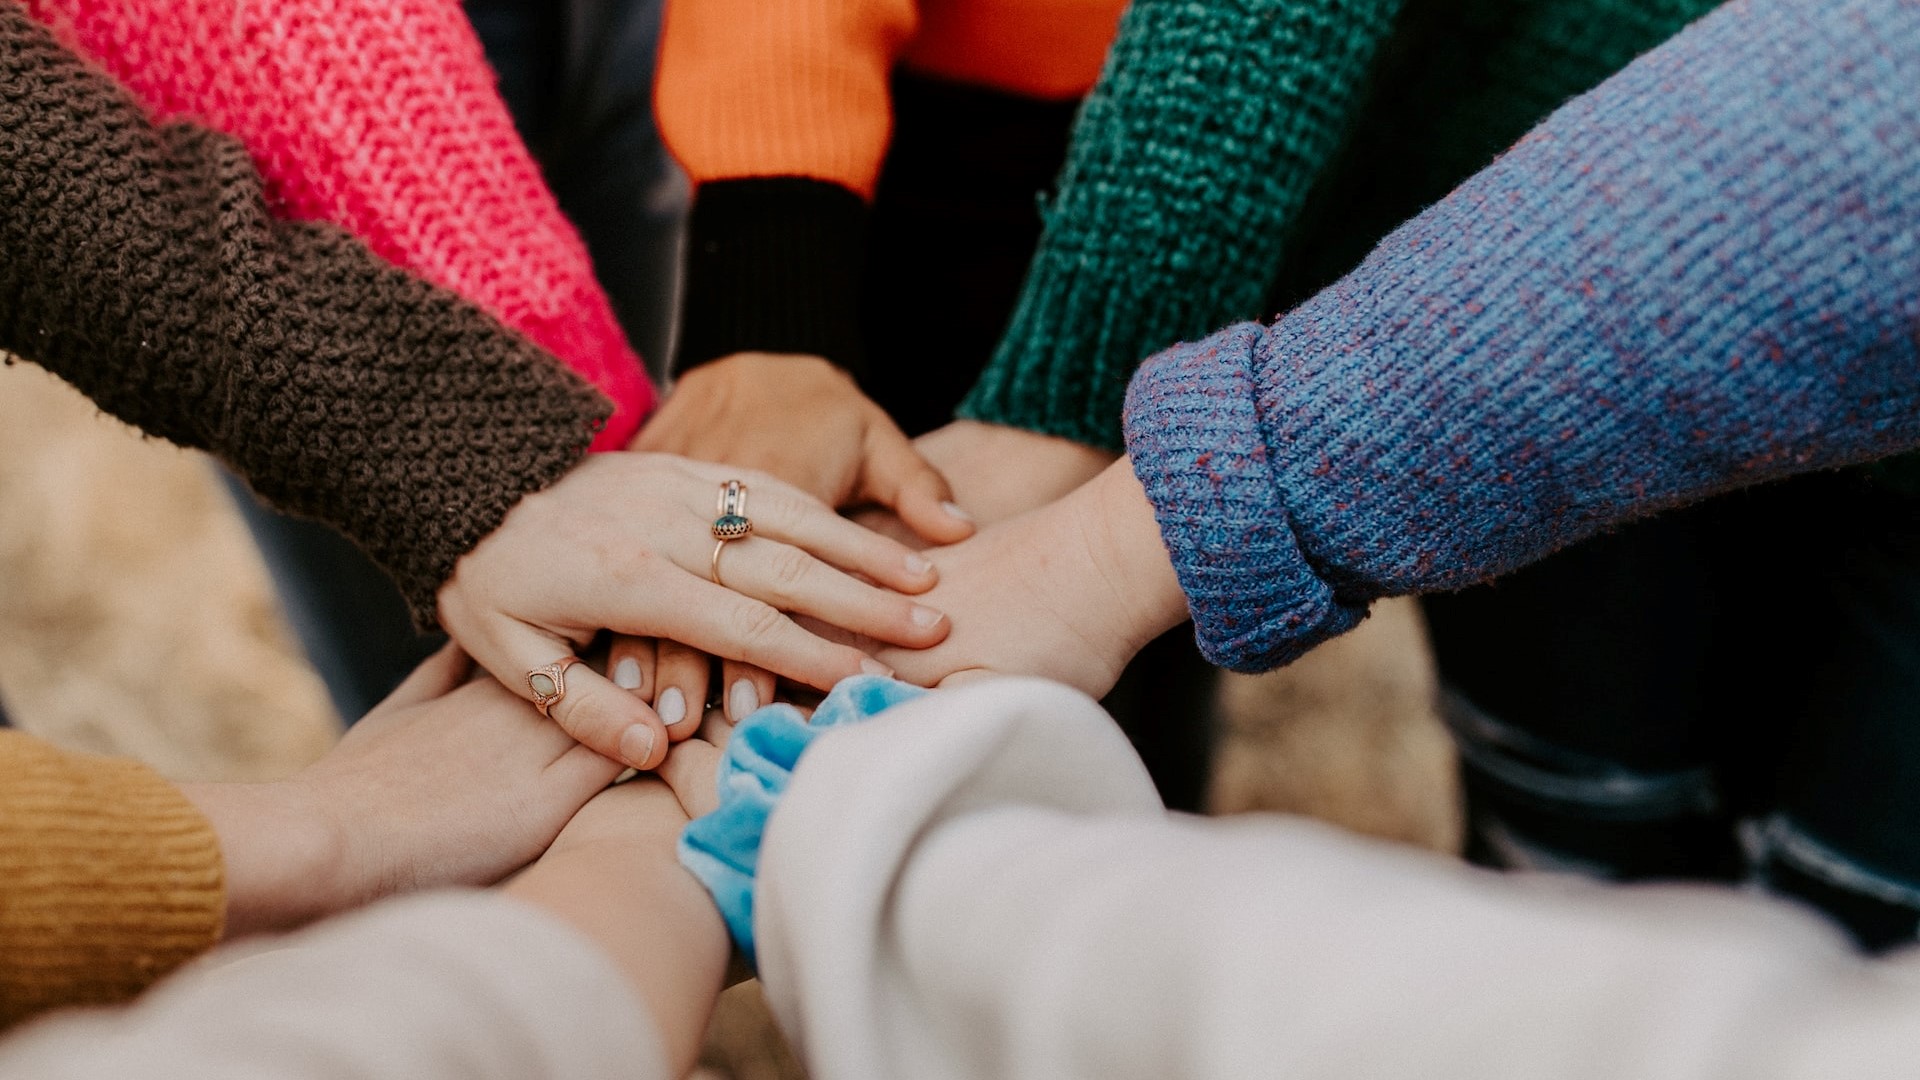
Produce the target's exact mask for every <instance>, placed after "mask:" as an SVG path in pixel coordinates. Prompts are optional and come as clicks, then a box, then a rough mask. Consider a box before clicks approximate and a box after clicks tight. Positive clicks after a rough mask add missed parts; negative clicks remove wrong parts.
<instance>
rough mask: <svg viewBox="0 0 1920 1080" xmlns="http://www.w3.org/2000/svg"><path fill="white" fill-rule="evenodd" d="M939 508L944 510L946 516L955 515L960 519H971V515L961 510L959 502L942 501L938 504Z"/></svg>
mask: <svg viewBox="0 0 1920 1080" xmlns="http://www.w3.org/2000/svg"><path fill="white" fill-rule="evenodd" d="M940 509H942V510H945V511H946V512H947V516H948V517H956V518H959V519H960V520H961V521H972V520H973V515H972V514H969V513H967V512H966V511H965V510H962V509H961V508H960V504H959V503H950V502H943V503H941V504H940Z"/></svg>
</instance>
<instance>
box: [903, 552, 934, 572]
mask: <svg viewBox="0 0 1920 1080" xmlns="http://www.w3.org/2000/svg"><path fill="white" fill-rule="evenodd" d="M931 569H933V560H931V559H929V558H927V557H926V556H925V555H909V556H907V573H909V574H924V573H926V572H927V571H929V570H931Z"/></svg>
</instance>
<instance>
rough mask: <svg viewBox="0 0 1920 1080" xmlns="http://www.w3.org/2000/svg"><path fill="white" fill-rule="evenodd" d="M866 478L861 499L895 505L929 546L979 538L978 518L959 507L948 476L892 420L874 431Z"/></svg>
mask: <svg viewBox="0 0 1920 1080" xmlns="http://www.w3.org/2000/svg"><path fill="white" fill-rule="evenodd" d="M862 475H863V477H864V480H865V483H864V486H863V487H862V489H861V491H860V497H861V498H862V499H864V500H866V501H868V502H873V503H878V504H880V505H881V506H886V507H890V508H891V509H892V510H893V512H894V513H895V514H897V515H898V516H899V518H900V520H901V521H902V522H904V523H905V524H906V526H907V528H909V529H912V530H913V531H914V532H915V533H917V534H919V536H920V538H921V539H923V540H926V541H927V542H928V543H931V544H953V543H958V542H959V541H961V540H965V539H966V538H967V537H969V536H972V535H973V517H972V516H971V515H969V514H968V513H967V512H966V511H964V510H962V509H960V508H959V507H958V506H956V505H954V502H953V489H952V488H951V487H949V486H948V485H947V478H946V477H944V476H941V475H940V471H939V470H938V469H935V468H934V467H933V466H932V465H930V464H928V463H927V459H926V458H923V457H921V456H920V452H919V451H918V450H916V449H914V446H913V443H912V442H910V441H908V439H907V437H906V435H904V434H902V433H901V431H900V429H899V428H897V427H895V426H894V425H893V424H892V422H890V421H889V422H888V423H886V424H885V425H884V426H883V427H882V428H880V429H879V430H873V431H869V432H868V434H867V460H866V464H865V467H864V468H863V469H862Z"/></svg>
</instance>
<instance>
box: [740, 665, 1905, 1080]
mask: <svg viewBox="0 0 1920 1080" xmlns="http://www.w3.org/2000/svg"><path fill="white" fill-rule="evenodd" d="M756 893H757V897H758V903H757V905H756V912H755V920H756V926H757V928H758V932H759V944H760V974H761V978H762V980H763V982H764V983H765V985H766V988H767V994H768V999H769V1001H770V1003H771V1004H772V1005H773V1008H774V1011H775V1014H776V1016H778V1017H779V1019H780V1021H781V1023H782V1025H783V1026H784V1027H785V1028H786V1030H787V1031H788V1032H789V1033H790V1034H791V1035H792V1036H793V1037H794V1041H795V1043H796V1045H798V1046H800V1047H801V1048H802V1049H803V1052H804V1054H805V1056H806V1060H807V1064H808V1066H809V1067H810V1069H811V1070H812V1071H813V1072H814V1074H815V1075H824V1076H839V1075H847V1076H921V1075H942V1076H954V1077H971V1076H980V1077H987V1076H995V1077H1009V1078H1019V1077H1061V1076H1102V1077H1133V1076H1138V1077H1162V1076H1189V1077H1216V1076H1217V1077H1239V1076H1369V1077H1379V1078H1382V1080H1392V1078H1399V1077H1407V1078H1412V1077H1423V1078H1447V1077H1474V1078H1504V1077H1537V1076H1553V1075H1569V1074H1574V1073H1577V1074H1580V1075H1586V1076H1593V1077H1619V1078H1627V1077H1646V1076H1668V1075H1673V1076H1679V1075H1703V1074H1717V1073H1720V1072H1727V1073H1740V1072H1742V1071H1743V1070H1744V1071H1746V1072H1753V1071H1755V1070H1756V1069H1757V1070H1758V1071H1760V1072H1764V1073H1765V1074H1766V1075H1769V1076H1777V1077H1783V1078H1784V1077H1806V1078H1813V1077H1824V1076H1830V1075H1836V1069H1838V1072H1839V1074H1875V1073H1881V1072H1886V1071H1889V1070H1890V1071H1893V1072H1898V1071H1899V1070H1900V1069H1901V1068H1903V1067H1904V1064H1905V1062H1907V1061H1908V1060H1910V1057H1911V1054H1912V1053H1913V1051H1914V1048H1915V1043H1916V1036H1915V1034H1914V1031H1913V1028H1912V1024H1911V1023H1910V1016H1911V1010H1912V1009H1913V1008H1914V1007H1915V1005H1916V1002H1920V994H1917V993H1916V990H1915V984H1914V983H1913V982H1912V981H1911V977H1910V976H1911V974H1912V972H1913V970H1914V968H1915V965H1916V961H1915V960H1913V959H1908V960H1905V961H1896V962H1894V963H1893V964H1891V965H1888V966H1885V967H1876V966H1874V965H1872V964H1869V963H1867V962H1864V961H1862V960H1860V959H1858V958H1857V957H1855V956H1854V955H1853V954H1851V953H1850V952H1849V951H1848V950H1847V949H1846V947H1845V945H1844V944H1843V943H1842V942H1841V941H1840V940H1839V939H1838V938H1837V936H1836V935H1834V934H1832V933H1831V932H1829V931H1827V930H1826V929H1825V928H1823V927H1822V926H1820V925H1819V924H1818V923H1817V922H1815V921H1814V920H1812V919H1810V918H1807V917H1806V916H1804V915H1802V914H1799V913H1796V912H1793V911H1790V910H1788V909H1786V908H1784V907H1778V906H1773V905H1769V904H1765V903H1759V902H1754V901H1752V900H1748V899H1745V898H1740V897H1735V896H1732V895H1730V894H1726V893H1712V892H1708V891H1706V890H1683V889H1678V888H1670V887H1669V888H1645V889H1635V890H1626V889H1603V888H1596V887H1571V886H1569V885H1568V884H1566V883H1564V882H1559V881H1555V882H1551V883H1549V882H1544V881H1539V880H1528V879H1524V878H1515V877H1510V876H1496V875H1492V874H1487V873H1484V872H1480V871H1473V870H1468V869H1466V868H1463V867H1460V866H1458V865H1457V864H1454V863H1451V862H1447V861H1442V860H1439V859H1436V858H1434V857H1432V856H1430V855H1426V854H1424V853H1417V852H1411V851H1406V850H1400V849H1393V848H1388V847H1386V846H1383V845H1379V844H1375V843H1371V842H1365V841H1359V840H1356V839H1354V838H1352V837H1349V836H1344V835H1341V834H1337V833H1334V832H1332V831H1331V830H1328V829H1326V828H1324V827H1322V826H1318V825H1314V824H1311V823H1307V822H1303V821H1297V820H1288V819H1283V818H1275V817H1252V818H1243V819H1240V820H1236V821H1202V820H1200V819H1193V818H1186V817H1183V816H1181V815H1169V814H1167V813H1165V812H1164V811H1163V810H1161V809H1160V807H1159V804H1158V800H1157V799H1156V798H1155V796H1154V794H1153V788H1152V785H1151V783H1150V782H1149V781H1148V780H1147V778H1146V776H1145V774H1144V772H1143V771H1142V769H1141V768H1140V765H1139V761H1138V759H1137V758H1136V757H1134V755H1133V754H1132V752H1131V751H1130V749H1129V748H1128V746H1127V744H1126V741H1125V739H1124V738H1123V737H1122V736H1121V735H1120V733H1119V732H1118V730H1117V729H1116V728H1115V727H1114V726H1113V724H1112V721H1111V720H1110V719H1109V718H1108V717H1107V716H1106V715H1105V714H1104V713H1102V712H1101V711H1100V710H1099V708H1098V707H1097V706H1095V705H1094V704H1093V703H1092V702H1091V701H1090V700H1088V699H1086V698H1084V697H1081V696H1079V695H1076V694H1073V693H1071V692H1069V691H1066V690H1064V689H1062V688H1060V687H1057V686H1051V685H1047V684H1042V683H1037V682H1035V681H1032V680H1012V679H1007V680H996V681H994V682H991V683H986V684H983V685H979V686H974V687H967V688H965V689H962V690H957V691H950V692H949V691H941V692H937V693H935V694H933V695H929V696H927V697H925V698H922V699H920V700H918V701H913V702H908V703H906V704H902V705H898V706H895V707H894V709H892V710H890V711H889V712H888V713H886V714H884V715H882V716H880V717H879V718H877V719H875V720H873V721H871V722H869V723H867V724H865V725H863V726H860V727H855V728H851V729H848V730H844V731H835V732H831V733H828V734H826V735H823V736H822V737H820V738H819V739H818V741H817V743H816V744H815V745H814V746H813V747H812V748H811V749H809V750H808V751H807V753H806V756H805V757H804V758H802V759H801V761H800V765H799V768H798V769H797V770H796V772H795V773H794V775H793V780H792V785H791V786H790V787H789V788H788V789H787V790H786V792H785V794H784V795H783V796H781V800H780V803H779V805H778V807H777V808H776V809H775V811H774V814H773V817H772V820H771V822H770V825H769V827H768V830H767V833H766V836H765V843H764V846H763V847H762V848H761V850H760V853H759V869H758V884H757V886H756ZM1596 1047H1604V1052H1598V1053H1597V1052H1596V1050H1595V1048H1596ZM1759 1063H1764V1064H1763V1065H1762V1064H1759Z"/></svg>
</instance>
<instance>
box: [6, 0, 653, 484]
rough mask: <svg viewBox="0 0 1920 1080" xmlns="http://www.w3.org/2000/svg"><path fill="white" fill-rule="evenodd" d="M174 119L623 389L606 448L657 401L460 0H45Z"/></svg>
mask: <svg viewBox="0 0 1920 1080" xmlns="http://www.w3.org/2000/svg"><path fill="white" fill-rule="evenodd" d="M28 6H29V8H30V9H31V10H32V12H33V13H34V14H35V15H36V16H37V17H38V18H40V19H41V20H42V21H44V22H46V23H48V24H49V25H51V26H53V27H54V28H55V31H56V33H57V34H58V35H59V37H60V39H61V41H62V42H63V43H65V44H66V45H67V46H68V47H70V48H72V49H73V50H74V51H76V52H78V53H80V54H81V55H82V56H84V57H87V58H90V59H92V60H94V61H95V62H97V63H99V64H100V65H101V66H102V67H103V68H105V70H106V71H107V72H109V73H110V74H112V75H113V76H114V77H115V78H116V79H118V80H119V81H120V82H121V83H122V84H123V85H125V86H126V87H127V88H128V89H129V90H130V91H131V92H132V93H133V95H134V96H135V97H136V98H137V99H138V100H139V101H140V102H141V103H142V104H143V105H145V106H146V108H147V110H148V112H149V115H150V116H151V117H152V118H153V119H155V120H156V121H166V120H172V119H185V120H193V121H197V122H200V123H203V124H206V125H208V126H210V127H213V128H215V129H216V130H219V131H222V132H224V133H226V134H228V135H231V136H233V137H234V138H236V139H238V140H240V142H241V143H242V144H244V145H245V147H246V149H247V150H248V152H249V153H250V154H252V156H253V160H254V164H255V166H256V167H257V168H258V169H259V171H260V173H261V175H262V176H263V177H264V178H265V180H266V198H267V205H268V208H269V209H270V210H271V212H272V213H273V214H274V215H275V216H276V217H281V218H286V219H290V220H295V221H326V222H332V223H333V224H335V225H338V226H340V227H342V228H344V229H346V230H348V231H349V232H351V233H353V234H354V235H355V236H357V237H359V238H360V239H362V240H364V241H365V242H366V243H367V244H368V246H370V247H371V248H372V249H373V250H374V252H375V253H376V254H378V255H380V256H381V257H383V258H385V259H387V260H389V261H391V262H393V263H394V264H396V265H398V266H401V267H404V268H406V269H409V270H412V271H414V272H416V273H418V274H420V275H422V276H424V277H425V278H426V279H427V280H429V281H432V282H434V283H435V284H438V285H441V286H443V287H445V288H448V289H451V290H453V291H454V292H457V293H459V294H460V295H461V296H464V297H466V298H467V299H468V300H470V301H472V302H473V303H475V304H477V305H479V306H480V307H481V308H483V309H485V310H486V311H487V312H489V313H491V314H492V315H493V316H494V317H496V318H498V319H499V320H500V321H502V322H504V323H506V324H507V325H508V326H510V327H513V328H514V329H516V330H518V331H520V332H521V333H524V334H525V335H526V336H527V337H529V338H531V339H533V341H534V342H536V343H537V344H539V345H541V346H543V347H545V348H546V349H548V350H549V351H551V352H552V353H553V354H554V355H556V356H558V357H560V358H561V359H562V360H563V361H565V362H566V363H567V364H568V365H569V366H570V367H572V368H573V369H574V370H575V371H578V372H579V373H580V374H581V375H583V376H585V377H586V378H587V379H588V380H589V381H590V382H592V383H593V384H594V385H596V386H598V387H599V388H600V389H601V390H602V391H604V392H605V393H606V394H607V396H608V397H609V398H611V399H612V400H613V402H614V405H615V411H614V415H613V417H612V419H611V420H610V421H609V422H608V423H607V425H606V426H605V427H604V428H603V429H601V430H600V431H599V433H598V441H597V442H596V443H595V445H596V447H597V448H599V449H612V448H617V447H620V446H624V445H625V444H626V442H627V440H628V439H629V438H630V437H631V436H632V435H633V433H634V432H635V431H636V430H637V429H638V428H639V425H640V423H641V421H642V420H643V419H644V418H645V416H646V414H647V413H648V412H649V411H650V410H651V408H652V406H653V403H654V393H653V388H652V385H651V384H650V383H649V382H648V380H647V376H646V372H645V370H644V369H643V368H642V367H641V365H640V361H639V358H638V357H637V356H636V355H635V354H634V352H633V349H632V348H631V346H629V345H628V343H627V340H626V337H625V335H624V334H623V333H622V332H621V330H620V327H619V324H618V323H617V322H616V320H615V318H614V314H613V307H612V304H611V302H610V301H609V300H608V299H607V296H606V293H605V292H604V291H603V290H602V289H601V288H600V286H599V284H598V282H596V281H595V280H594V276H593V266H592V263H591V262H590V261H589V259H588V256H587V249H586V246H585V244H584V242H583V241H582V240H581V239H580V236H579V234H578V233H576V232H575V231H574V229H573V226H572V225H571V224H569V223H568V222H567V220H566V218H565V217H564V216H562V214H561V212H560V207H559V204H558V203H557V202H555V201H554V198H553V196H552V194H551V193H550V192H549V191H548V190H547V187H546V185H545V183H544V181H542V179H541V177H540V171H539V167H538V166H537V165H536V164H535V163H534V160H533V157H532V155H531V154H530V153H529V152H528V150H527V148H526V145H525V144H524V143H523V142H522V141H521V139H520V137H519V135H518V134H517V133H516V132H515V130H514V127H513V119H512V117H511V116H510V115H509V114H508V112H507V108H506V104H505V103H504V102H503V101H502V100H501V98H500V96H499V93H498V92H497V91H496V89H495V86H494V76H493V70H492V68H490V67H489V66H488V65H487V62H486V58H485V56H484V54H483V53H482V51H481V47H480V42H479V40H478V39H477V38H476V37H475V36H474V33H473V29H472V27H471V26H470V25H469V24H468V22H467V20H466V16H465V13H464V12H463V11H462V10H461V7H460V5H459V3H457V2H456V0H274V2H273V3H257V2H248V0H167V2H166V3H152V2H150V0H29V2H28Z"/></svg>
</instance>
